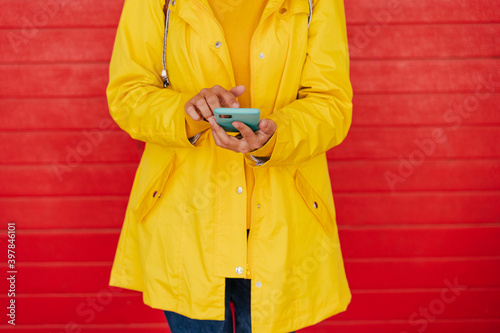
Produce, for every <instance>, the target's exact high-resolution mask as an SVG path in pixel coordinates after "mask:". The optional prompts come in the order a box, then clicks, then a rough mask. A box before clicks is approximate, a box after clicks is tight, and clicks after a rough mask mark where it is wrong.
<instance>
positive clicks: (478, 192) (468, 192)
mask: <svg viewBox="0 0 500 333" xmlns="http://www.w3.org/2000/svg"><path fill="white" fill-rule="evenodd" d="M333 193H334V198H335V197H337V196H341V197H354V196H359V195H360V194H361V195H362V196H365V195H367V196H374V197H375V196H379V195H380V193H366V194H363V193H359V192H356V193H353V192H339V191H335V190H333ZM383 195H387V196H400V197H410V196H415V195H418V196H424V195H425V196H432V195H452V196H458V195H461V196H470V195H475V196H478V195H500V190H462V191H459V190H457V191H453V192H450V191H442V190H435V191H434V190H433V191H424V190H422V191H416V192H415V193H412V192H411V191H408V192H399V191H395V192H394V193H387V194H383Z"/></svg>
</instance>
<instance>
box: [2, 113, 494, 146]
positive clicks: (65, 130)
mask: <svg viewBox="0 0 500 333" xmlns="http://www.w3.org/2000/svg"><path fill="white" fill-rule="evenodd" d="M106 119H108V118H106ZM454 126H456V125H455V124H448V123H435V124H430V123H429V124H426V123H419V124H380V125H373V124H366V125H365V124H353V125H352V126H351V130H353V129H363V130H364V129H371V128H373V129H388V130H408V128H411V129H414V130H415V131H422V130H425V129H429V130H431V129H435V128H436V127H440V128H444V129H449V130H452V131H453V132H459V131H460V130H462V129H467V130H470V129H481V130H484V129H485V128H490V129H498V130H500V121H499V122H498V123H465V124H462V125H460V126H459V128H457V129H454V128H453V127H454ZM113 127H114V128H111V129H100V128H99V127H98V126H96V127H75V128H67V127H64V128H54V129H51V128H38V129H37V128H21V127H20V128H12V129H11V128H5V129H3V128H0V135H1V134H16V135H21V134H47V133H58V134H59V133H61V134H73V133H75V132H81V131H84V130H93V129H98V130H99V131H101V132H104V133H116V132H119V133H127V132H126V131H124V130H122V129H121V128H120V127H119V126H118V125H113ZM127 134H128V133H127ZM136 141H138V140H136ZM141 142H142V141H141Z"/></svg>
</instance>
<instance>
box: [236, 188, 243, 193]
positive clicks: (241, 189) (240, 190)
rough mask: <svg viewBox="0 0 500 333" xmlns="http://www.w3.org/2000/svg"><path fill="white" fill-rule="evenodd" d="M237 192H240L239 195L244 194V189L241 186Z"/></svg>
mask: <svg viewBox="0 0 500 333" xmlns="http://www.w3.org/2000/svg"><path fill="white" fill-rule="evenodd" d="M236 192H238V194H241V193H243V188H242V187H241V186H238V188H236Z"/></svg>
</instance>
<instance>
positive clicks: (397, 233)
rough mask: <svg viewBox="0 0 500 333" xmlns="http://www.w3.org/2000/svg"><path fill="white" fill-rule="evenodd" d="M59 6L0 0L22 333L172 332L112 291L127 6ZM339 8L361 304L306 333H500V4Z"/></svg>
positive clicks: (5, 135) (344, 220) (366, 3)
mask: <svg viewBox="0 0 500 333" xmlns="http://www.w3.org/2000/svg"><path fill="white" fill-rule="evenodd" d="M54 1H56V0H41V2H36V1H28V0H16V1H12V0H0V8H2V11H1V14H0V42H1V43H0V45H1V52H0V77H1V80H0V115H1V118H0V119H1V121H0V142H1V143H2V144H0V158H1V160H0V161H1V165H0V184H1V186H0V217H1V218H0V221H1V228H2V230H3V231H2V233H1V235H0V240H1V245H0V249H1V251H2V252H4V251H5V252H4V253H6V252H7V251H6V248H7V233H6V228H7V227H6V226H7V222H8V221H11V220H14V221H16V229H17V230H16V263H17V269H18V273H17V275H16V304H17V325H16V326H17V327H16V331H17V332H26V333H27V332H34V331H37V332H47V333H48V332H54V333H56V332H57V333H59V332H97V333H115V332H116V333H117V332H130V333H132V332H133V333H139V332H141V333H142V332H147V333H153V332H154V333H157V332H168V329H167V328H166V321H165V318H164V316H163V313H162V312H161V311H160V310H157V309H151V308H150V307H148V306H145V305H144V304H143V302H142V295H141V294H140V293H138V292H134V291H129V290H125V289H119V288H118V289H115V290H113V293H112V294H110V289H112V288H111V287H109V286H108V281H109V274H110V269H111V263H112V260H113V257H114V253H115V249H116V245H117V241H118V235H119V232H120V229H121V225H122V221H123V217H124V211H125V206H126V202H127V198H128V194H129V191H130V187H131V184H132V178H133V175H134V172H135V169H136V166H137V163H138V160H139V158H140V155H141V151H142V144H141V143H138V142H135V141H134V140H132V139H130V138H129V137H128V135H127V134H126V133H124V132H123V131H121V130H119V129H118V128H117V127H116V126H112V127H110V126H109V125H110V122H109V119H110V117H109V115H108V109H107V102H106V98H105V87H106V84H107V78H108V76H107V75H108V63H109V59H110V55H111V50H112V45H113V41H114V35H115V31H116V25H117V22H118V20H119V16H120V12H121V8H122V4H123V0H110V1H97V0H79V1H67V0H58V1H59V2H58V3H59V5H57V6H54V5H52V6H48V7H47V4H50V3H52V4H53V3H54ZM398 3H399V6H395V5H394V4H396V5H397V4H398ZM44 4H45V5H44ZM345 6H346V13H347V21H348V30H349V37H350V39H349V40H350V52H351V58H352V68H351V73H352V82H353V87H354V92H355V97H354V122H353V127H352V129H351V131H350V133H349V135H348V138H347V139H346V141H345V142H344V143H343V144H342V145H341V146H340V147H338V148H334V149H333V150H331V151H330V152H329V154H328V157H329V163H330V169H331V176H332V187H333V190H334V192H335V200H336V207H337V213H338V224H339V229H340V238H341V244H342V249H343V252H344V255H345V263H346V270H347V274H348V279H349V282H350V285H351V287H352V292H353V299H352V303H351V305H350V306H349V308H348V311H347V312H345V313H343V314H340V315H338V316H334V317H332V318H330V319H328V320H326V321H324V322H322V323H320V324H318V325H316V326H314V327H310V328H307V329H304V330H302V332H346V333H352V332H368V333H379V332H380V333H391V332H395V333H403V332H407V333H413V332H419V333H421V332H428V333H431V332H438V333H447V332H453V333H460V332H499V331H500V320H499V319H498V318H500V300H499V299H500V288H499V287H500V245H499V244H500V163H499V158H500V145H499V142H498V141H499V137H500V112H499V111H500V110H499V107H498V105H499V103H500V94H499V92H500V61H499V60H498V57H499V55H500V40H499V39H500V24H499V23H500V3H499V2H498V1H497V0H482V1H481V0H434V1H432V0H420V1H416V0H415V1H408V0H401V1H398V0H346V1H345ZM44 7H45V8H46V9H45V10H44V9H43V8H44ZM47 12H48V14H46V13H47ZM44 13H45V14H44ZM483 81H484V82H486V83H482V82H483ZM488 81H493V83H488ZM74 151H79V152H80V153H74ZM3 258H5V261H4V262H6V256H5V255H4V257H3ZM2 265H3V267H6V265H4V264H2ZM5 271H7V268H5ZM5 274H7V273H5ZM3 283H4V284H2V286H3V288H2V290H4V292H2V293H1V294H0V299H1V302H2V303H1V304H2V307H1V308H2V309H3V310H2V312H5V311H6V309H5V307H4V305H5V306H6V305H7V303H6V302H7V301H8V298H7V293H6V290H8V285H7V284H6V282H5V280H4V282H3ZM453 285H458V286H460V287H459V288H457V287H453ZM450 286H451V287H450ZM2 317H3V318H4V319H2V322H0V330H8V329H10V328H11V326H9V325H7V323H6V320H5V315H4V314H2Z"/></svg>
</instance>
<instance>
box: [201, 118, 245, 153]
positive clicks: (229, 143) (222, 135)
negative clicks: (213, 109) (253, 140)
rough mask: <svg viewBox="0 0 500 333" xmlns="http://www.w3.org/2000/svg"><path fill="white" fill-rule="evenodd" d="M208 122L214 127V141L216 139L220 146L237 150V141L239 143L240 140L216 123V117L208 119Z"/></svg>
mask: <svg viewBox="0 0 500 333" xmlns="http://www.w3.org/2000/svg"><path fill="white" fill-rule="evenodd" d="M208 121H209V122H210V125H212V133H213V135H214V141H215V138H217V139H218V142H219V143H218V144H217V145H218V146H220V147H222V148H226V149H231V150H235V149H236V145H237V143H236V142H235V141H239V140H238V139H236V138H234V137H232V136H229V135H228V134H227V133H226V131H224V129H223V128H222V127H221V126H220V125H219V124H217V122H216V121H215V117H210V118H208Z"/></svg>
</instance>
